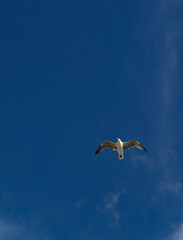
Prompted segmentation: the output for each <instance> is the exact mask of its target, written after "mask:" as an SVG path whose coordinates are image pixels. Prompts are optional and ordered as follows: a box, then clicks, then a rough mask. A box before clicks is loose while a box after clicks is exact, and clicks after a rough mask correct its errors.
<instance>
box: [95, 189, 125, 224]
mask: <svg viewBox="0 0 183 240" xmlns="http://www.w3.org/2000/svg"><path fill="white" fill-rule="evenodd" d="M125 192H126V191H125V189H123V190H122V191H120V192H117V193H107V194H106V195H105V197H104V200H103V203H102V206H101V207H100V208H98V210H99V211H101V212H104V213H107V214H109V215H110V216H111V217H112V220H111V221H110V225H115V226H119V223H120V212H119V211H118V209H117V204H118V202H119V199H120V196H121V195H122V194H125Z"/></svg>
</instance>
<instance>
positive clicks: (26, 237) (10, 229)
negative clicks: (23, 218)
mask: <svg viewBox="0 0 183 240" xmlns="http://www.w3.org/2000/svg"><path fill="white" fill-rule="evenodd" d="M38 235H39V234H33V233H32V232H31V230H30V229H28V227H27V226H26V225H25V224H20V223H15V222H13V221H10V220H5V219H4V218H2V217H0V240H40V239H45V240H49V238H48V237H45V236H43V237H40V236H38Z"/></svg>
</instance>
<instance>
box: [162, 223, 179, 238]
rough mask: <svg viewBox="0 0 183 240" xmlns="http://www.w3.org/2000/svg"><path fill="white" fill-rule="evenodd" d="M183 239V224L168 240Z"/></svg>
mask: <svg viewBox="0 0 183 240" xmlns="http://www.w3.org/2000/svg"><path fill="white" fill-rule="evenodd" d="M182 239H183V223H181V224H180V226H179V227H178V228H177V229H176V230H175V231H174V233H172V234H171V235H170V236H169V237H168V238H167V239H166V240H182Z"/></svg>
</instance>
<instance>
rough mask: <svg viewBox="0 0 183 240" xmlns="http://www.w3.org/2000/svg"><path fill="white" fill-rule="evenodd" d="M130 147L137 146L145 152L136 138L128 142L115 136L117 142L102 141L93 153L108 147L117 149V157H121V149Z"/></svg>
mask: <svg viewBox="0 0 183 240" xmlns="http://www.w3.org/2000/svg"><path fill="white" fill-rule="evenodd" d="M131 147H137V148H139V149H141V150H144V151H146V152H147V149H145V147H143V146H142V145H141V144H140V143H139V142H138V141H137V140H135V139H131V140H130V141H128V142H122V141H121V139H119V138H117V142H116V143H114V142H110V141H108V140H107V141H105V142H103V143H102V144H101V145H100V146H99V147H98V149H97V151H96V152H95V155H96V154H98V153H99V152H101V151H102V150H104V149H105V148H110V149H112V150H115V151H118V155H119V159H123V149H130V148H131Z"/></svg>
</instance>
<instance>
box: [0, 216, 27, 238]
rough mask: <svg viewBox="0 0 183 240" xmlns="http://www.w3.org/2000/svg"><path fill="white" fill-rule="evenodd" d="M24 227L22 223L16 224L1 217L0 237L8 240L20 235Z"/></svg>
mask: <svg viewBox="0 0 183 240" xmlns="http://www.w3.org/2000/svg"><path fill="white" fill-rule="evenodd" d="M24 229H25V227H24V226H23V225H17V224H13V223H8V222H6V221H4V220H3V219H0V239H1V240H10V239H15V238H17V237H20V236H21V234H22V233H23V231H24Z"/></svg>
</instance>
